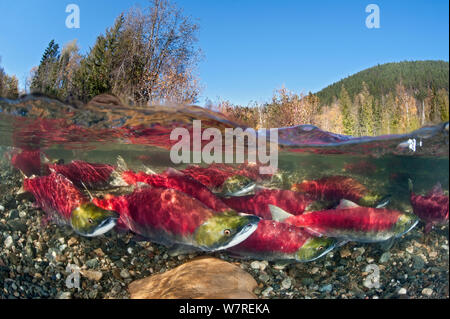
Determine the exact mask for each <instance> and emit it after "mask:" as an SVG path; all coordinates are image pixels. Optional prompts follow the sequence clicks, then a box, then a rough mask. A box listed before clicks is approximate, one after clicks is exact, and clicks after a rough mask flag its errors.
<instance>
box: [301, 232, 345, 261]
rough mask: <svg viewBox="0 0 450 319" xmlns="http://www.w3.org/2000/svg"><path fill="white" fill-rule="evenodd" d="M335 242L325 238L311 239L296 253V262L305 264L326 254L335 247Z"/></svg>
mask: <svg viewBox="0 0 450 319" xmlns="http://www.w3.org/2000/svg"><path fill="white" fill-rule="evenodd" d="M336 243H337V241H336V240H335V239H333V238H327V237H312V238H310V239H308V240H307V241H306V242H305V244H304V245H303V246H302V248H300V249H299V250H298V251H297V253H296V256H295V257H296V260H297V261H300V262H307V261H313V260H316V259H318V258H320V257H322V256H325V255H326V254H328V253H329V252H330V251H331V250H333V249H334V247H335V246H336Z"/></svg>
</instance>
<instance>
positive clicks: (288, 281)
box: [281, 277, 292, 289]
mask: <svg viewBox="0 0 450 319" xmlns="http://www.w3.org/2000/svg"><path fill="white" fill-rule="evenodd" d="M291 285H292V280H291V278H289V277H287V278H285V279H283V281H282V282H281V287H283V289H289V288H291Z"/></svg>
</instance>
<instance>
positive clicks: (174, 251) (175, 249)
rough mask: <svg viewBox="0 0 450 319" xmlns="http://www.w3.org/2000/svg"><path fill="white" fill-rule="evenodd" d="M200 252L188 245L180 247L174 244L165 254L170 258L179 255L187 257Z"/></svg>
mask: <svg viewBox="0 0 450 319" xmlns="http://www.w3.org/2000/svg"><path fill="white" fill-rule="evenodd" d="M200 251H201V250H200V249H198V248H196V247H194V246H189V245H181V244H175V245H172V246H170V247H169V249H168V251H167V254H168V255H169V256H170V257H176V256H179V255H188V254H193V253H197V252H200Z"/></svg>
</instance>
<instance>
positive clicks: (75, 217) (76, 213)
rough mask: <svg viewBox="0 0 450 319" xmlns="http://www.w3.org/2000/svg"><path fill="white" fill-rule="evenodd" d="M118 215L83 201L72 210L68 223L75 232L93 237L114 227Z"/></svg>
mask: <svg viewBox="0 0 450 319" xmlns="http://www.w3.org/2000/svg"><path fill="white" fill-rule="evenodd" d="M119 217H120V215H119V214H118V213H116V212H114V211H111V210H105V209H102V208H100V207H98V206H96V205H94V204H93V203H85V204H82V205H80V206H78V207H77V208H75V209H74V210H73V211H72V214H71V217H70V224H71V226H72V228H73V229H74V230H75V232H76V233H78V234H80V235H82V236H87V237H95V236H99V235H101V234H104V233H106V232H108V231H110V230H111V229H112V228H114V226H115V225H116V223H117V220H118V219H119Z"/></svg>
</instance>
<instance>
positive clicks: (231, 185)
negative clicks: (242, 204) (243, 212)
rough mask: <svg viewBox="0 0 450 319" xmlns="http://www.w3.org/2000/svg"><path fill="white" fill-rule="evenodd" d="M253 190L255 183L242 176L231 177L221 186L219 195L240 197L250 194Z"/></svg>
mask: <svg viewBox="0 0 450 319" xmlns="http://www.w3.org/2000/svg"><path fill="white" fill-rule="evenodd" d="M254 188H255V182H254V181H253V180H252V179H250V178H248V177H247V176H242V175H233V176H230V177H228V178H227V179H226V180H225V182H224V183H223V184H222V191H221V195H223V196H242V195H245V194H247V193H249V192H251V191H252V190H253V189H254Z"/></svg>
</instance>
